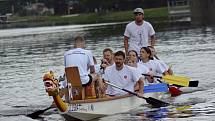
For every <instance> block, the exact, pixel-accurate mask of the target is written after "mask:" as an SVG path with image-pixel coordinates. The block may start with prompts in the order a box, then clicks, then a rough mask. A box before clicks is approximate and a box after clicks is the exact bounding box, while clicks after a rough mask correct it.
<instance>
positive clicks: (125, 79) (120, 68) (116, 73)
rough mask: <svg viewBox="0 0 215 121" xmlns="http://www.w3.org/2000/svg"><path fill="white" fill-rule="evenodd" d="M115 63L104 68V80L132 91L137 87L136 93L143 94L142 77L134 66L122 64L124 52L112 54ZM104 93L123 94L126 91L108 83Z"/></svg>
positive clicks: (111, 94)
mask: <svg viewBox="0 0 215 121" xmlns="http://www.w3.org/2000/svg"><path fill="white" fill-rule="evenodd" d="M114 61H115V64H113V65H112V66H108V67H107V68H106V69H105V74H104V76H103V79H104V81H107V82H109V83H112V84H115V85H117V86H120V87H122V88H124V89H127V90H130V91H134V89H136V88H135V86H138V87H139V90H138V93H139V94H140V95H142V94H143V85H144V84H143V81H144V80H143V77H142V76H141V74H140V73H139V72H138V71H137V69H136V68H134V67H130V66H127V65H124V62H125V53H124V52H122V51H118V52H116V53H115V54H114ZM106 94H107V95H110V96H119V95H124V94H126V92H124V91H122V90H119V89H117V88H114V87H112V86H109V85H108V88H107V90H106Z"/></svg>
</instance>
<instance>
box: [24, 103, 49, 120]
mask: <svg viewBox="0 0 215 121" xmlns="http://www.w3.org/2000/svg"><path fill="white" fill-rule="evenodd" d="M51 108H53V106H52V105H51V106H49V107H47V108H45V109H43V110H38V111H36V112H33V113H31V114H27V116H28V117H30V118H32V119H37V118H38V117H39V115H40V114H43V113H44V112H45V111H47V110H49V109H51Z"/></svg>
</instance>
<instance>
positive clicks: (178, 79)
mask: <svg viewBox="0 0 215 121" xmlns="http://www.w3.org/2000/svg"><path fill="white" fill-rule="evenodd" d="M162 79H163V80H164V81H165V82H166V83H169V84H177V85H181V86H184V87H188V86H189V81H190V78H188V77H184V76H175V75H165V76H163V77H162Z"/></svg>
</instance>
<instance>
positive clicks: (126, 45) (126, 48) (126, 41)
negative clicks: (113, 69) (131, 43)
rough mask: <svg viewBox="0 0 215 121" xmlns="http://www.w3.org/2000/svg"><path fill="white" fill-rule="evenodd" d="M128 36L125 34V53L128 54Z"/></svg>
mask: <svg viewBox="0 0 215 121" xmlns="http://www.w3.org/2000/svg"><path fill="white" fill-rule="evenodd" d="M128 39H129V38H128V37H126V36H124V47H125V54H126V55H128Z"/></svg>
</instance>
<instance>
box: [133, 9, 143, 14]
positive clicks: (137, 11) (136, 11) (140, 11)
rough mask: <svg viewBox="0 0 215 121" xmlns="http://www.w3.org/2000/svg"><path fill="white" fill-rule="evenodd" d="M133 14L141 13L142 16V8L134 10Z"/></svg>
mask: <svg viewBox="0 0 215 121" xmlns="http://www.w3.org/2000/svg"><path fill="white" fill-rule="evenodd" d="M134 13H142V14H144V11H143V9H142V8H135V9H134Z"/></svg>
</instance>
